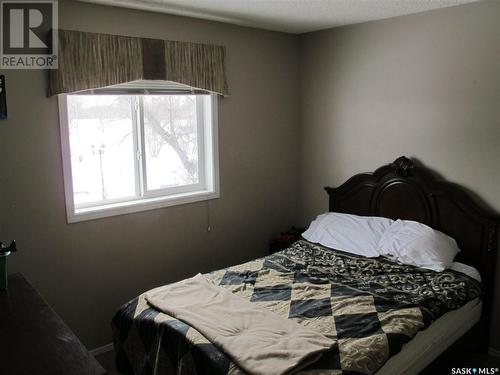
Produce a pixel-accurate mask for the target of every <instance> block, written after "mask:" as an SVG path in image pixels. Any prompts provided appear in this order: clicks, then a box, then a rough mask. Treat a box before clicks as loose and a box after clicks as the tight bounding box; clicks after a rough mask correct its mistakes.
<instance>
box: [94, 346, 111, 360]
mask: <svg viewBox="0 0 500 375" xmlns="http://www.w3.org/2000/svg"><path fill="white" fill-rule="evenodd" d="M112 350H113V343H109V344H106V345H103V346H100V347H98V348H95V349H92V350H90V354H92V355H93V356H94V357H95V356H96V355H99V354H103V353H107V352H110V351H112Z"/></svg>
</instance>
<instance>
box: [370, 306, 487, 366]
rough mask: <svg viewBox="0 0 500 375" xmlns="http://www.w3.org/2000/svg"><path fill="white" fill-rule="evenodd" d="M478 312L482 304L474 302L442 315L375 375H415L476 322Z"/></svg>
mask: <svg viewBox="0 0 500 375" xmlns="http://www.w3.org/2000/svg"><path fill="white" fill-rule="evenodd" d="M481 308H482V302H481V300H480V299H479V298H475V299H474V300H472V301H470V302H468V303H467V304H465V305H464V306H462V307H461V308H459V309H457V310H454V311H450V312H448V313H446V314H444V315H443V316H441V317H440V318H439V319H437V320H436V321H435V322H433V323H432V324H431V325H430V326H429V327H428V328H427V329H425V330H423V331H420V332H418V333H417V335H416V336H415V337H414V338H413V339H412V340H411V341H410V342H408V343H407V344H406V345H404V346H403V348H402V350H401V352H399V353H398V354H396V355H395V356H393V357H392V358H390V359H389V360H388V361H387V362H386V364H385V365H384V366H383V367H382V368H381V369H380V370H379V371H378V372H377V375H399V374H405V375H412V374H418V373H419V372H420V371H422V370H423V369H424V368H425V367H426V366H428V365H429V364H430V363H431V362H432V361H434V360H435V359H436V358H437V357H438V356H439V355H440V354H441V353H443V352H444V351H445V350H446V349H447V348H448V347H450V346H451V345H452V344H453V343H454V342H455V341H456V340H458V339H459V338H460V337H461V336H462V335H463V334H465V333H466V332H467V331H468V330H469V329H471V328H472V327H473V326H474V325H475V324H476V323H477V322H479V319H480V317H481Z"/></svg>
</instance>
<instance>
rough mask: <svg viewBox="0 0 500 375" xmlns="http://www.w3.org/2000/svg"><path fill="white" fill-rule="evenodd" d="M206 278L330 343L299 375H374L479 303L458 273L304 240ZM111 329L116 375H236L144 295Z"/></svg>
mask: <svg viewBox="0 0 500 375" xmlns="http://www.w3.org/2000/svg"><path fill="white" fill-rule="evenodd" d="M206 276H207V278H209V279H210V280H212V281H213V282H214V283H215V284H217V285H220V286H222V287H224V288H227V289H229V290H230V291H231V292H233V293H235V294H237V295H239V296H240V297H242V298H245V299H247V300H248V301H250V302H252V303H255V304H257V305H258V306H261V307H262V308H265V309H269V310H271V311H273V312H275V313H276V314H279V315H280V316H282V317H283V318H287V319H293V320H295V321H296V322H298V323H300V324H302V325H304V326H307V327H309V328H311V329H314V330H318V331H319V332H321V333H322V334H323V335H325V336H327V337H328V338H330V339H331V340H332V341H333V342H334V343H335V345H334V346H333V347H332V349H331V350H330V351H328V352H326V353H324V354H323V356H322V357H321V358H320V359H319V360H318V361H317V362H315V363H314V364H312V365H311V366H309V367H308V368H307V369H305V370H301V371H300V372H299V374H303V375H305V374H311V375H312V374H314V375H333V374H372V373H374V372H376V371H377V370H378V369H380V367H382V366H383V364H384V363H385V362H386V361H387V360H388V359H389V358H390V357H391V356H393V355H394V354H396V353H398V352H399V351H400V350H401V348H402V346H403V345H404V344H405V343H406V342H408V341H409V340H411V338H412V337H414V336H415V335H416V333H417V332H418V331H419V330H422V329H425V328H426V327H427V326H429V324H431V323H432V322H433V321H434V320H436V319H437V318H439V317H440V316H441V315H443V314H444V313H446V312H448V311H450V310H454V309H457V308H459V307H461V306H463V305H464V304H466V303H467V302H469V301H470V300H473V299H475V298H477V297H479V296H480V295H481V285H480V284H479V283H478V282H477V281H475V280H473V279H471V278H470V277H468V276H466V275H464V274H461V273H459V272H455V271H452V270H447V271H444V272H434V271H429V270H425V269H421V268H417V267H413V266H407V265H401V264H398V263H395V262H393V261H390V260H388V259H385V258H365V257H360V256H356V255H352V254H347V253H344V252H341V251H335V250H332V249H328V248H324V247H322V246H320V245H315V244H312V243H310V242H307V241H303V240H301V241H298V242H296V243H295V244H293V245H292V246H291V247H289V248H288V249H286V250H284V251H281V252H278V253H276V254H273V255H270V256H267V257H264V258H261V259H257V260H254V261H251V262H247V263H244V264H241V265H237V266H233V267H229V268H227V269H223V270H218V271H215V272H212V273H210V274H207V275H206ZM112 328H113V338H114V346H115V350H116V353H117V367H118V370H119V371H120V372H121V373H123V374H127V375H170V374H176V375H196V374H198V375H201V374H214V375H216V374H217V375H219V374H223V375H237V374H243V371H241V370H240V369H239V368H238V367H237V366H236V365H235V364H234V363H232V362H231V361H230V360H229V359H228V357H227V356H226V355H225V354H224V353H222V352H221V351H220V350H218V349H217V348H216V347H215V346H214V345H213V344H211V343H210V342H209V341H208V340H207V339H206V338H205V337H203V336H202V335H201V334H200V333H199V332H198V331H196V329H194V328H192V327H190V326H188V325H187V324H185V323H183V322H181V321H179V320H176V319H174V318H172V317H170V316H168V315H166V314H164V313H161V312H160V311H157V310H155V309H154V308H152V307H150V306H149V305H148V304H147V302H146V300H145V298H144V295H140V296H139V297H137V298H135V299H133V300H132V301H130V302H128V303H127V304H125V305H124V306H123V307H122V308H121V309H120V310H119V311H118V312H117V313H116V315H115V316H114V318H113V320H112Z"/></svg>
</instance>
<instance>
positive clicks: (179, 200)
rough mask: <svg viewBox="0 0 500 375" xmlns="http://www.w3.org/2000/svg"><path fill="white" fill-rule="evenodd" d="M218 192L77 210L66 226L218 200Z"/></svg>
mask: <svg viewBox="0 0 500 375" xmlns="http://www.w3.org/2000/svg"><path fill="white" fill-rule="evenodd" d="M219 197H220V195H219V193H218V192H214V191H208V190H202V191H194V192H189V193H182V194H175V195H169V196H164V197H155V198H142V199H136V200H130V201H127V202H120V203H111V204H106V205H102V206H94V207H86V208H77V209H75V210H74V212H68V213H67V218H68V224H70V223H77V222H80V221H87V220H94V219H100V218H104V217H110V216H117V215H126V214H130V213H134V212H141V211H149V210H154V209H158V208H163V207H169V206H175V205H180V204H186V203H193V202H199V201H204V200H208V199H216V198H219Z"/></svg>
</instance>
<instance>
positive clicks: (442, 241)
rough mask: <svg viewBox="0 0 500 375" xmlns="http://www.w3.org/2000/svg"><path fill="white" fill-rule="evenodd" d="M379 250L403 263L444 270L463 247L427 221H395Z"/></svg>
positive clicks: (385, 234)
mask: <svg viewBox="0 0 500 375" xmlns="http://www.w3.org/2000/svg"><path fill="white" fill-rule="evenodd" d="M378 251H379V253H380V254H381V255H385V256H388V257H390V258H394V259H396V260H397V261H399V262H401V263H404V264H409V265H412V266H417V267H422V268H427V269H430V270H434V271H443V270H445V269H446V268H449V267H450V266H451V264H452V262H453V259H454V258H455V255H457V253H458V252H459V251H460V249H459V248H458V246H457V243H456V241H455V240H454V239H453V238H451V237H449V236H447V235H446V234H444V233H441V232H439V231H437V230H434V229H432V228H430V227H428V226H427V225H425V224H422V223H418V222H416V221H410V220H396V221H395V222H394V223H393V224H392V225H391V227H390V228H389V229H388V230H387V231H386V232H385V233H384V235H383V236H382V238H381V239H380V242H379V245H378Z"/></svg>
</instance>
